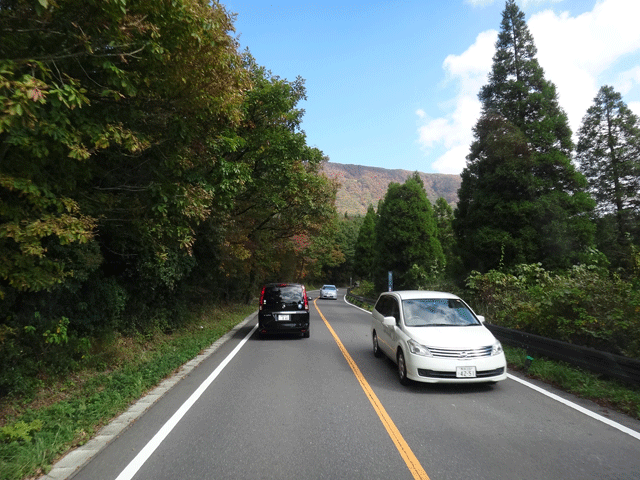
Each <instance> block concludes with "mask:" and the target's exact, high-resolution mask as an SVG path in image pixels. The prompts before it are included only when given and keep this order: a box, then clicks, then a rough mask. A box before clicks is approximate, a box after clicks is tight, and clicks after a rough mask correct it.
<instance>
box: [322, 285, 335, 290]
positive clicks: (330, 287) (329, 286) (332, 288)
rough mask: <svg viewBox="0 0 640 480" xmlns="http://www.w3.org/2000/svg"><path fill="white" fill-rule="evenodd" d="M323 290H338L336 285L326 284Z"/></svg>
mask: <svg viewBox="0 0 640 480" xmlns="http://www.w3.org/2000/svg"><path fill="white" fill-rule="evenodd" d="M322 289H323V290H336V287H334V286H333V285H325V286H324V287H322Z"/></svg>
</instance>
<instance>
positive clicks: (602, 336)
mask: <svg viewBox="0 0 640 480" xmlns="http://www.w3.org/2000/svg"><path fill="white" fill-rule="evenodd" d="M467 286H468V287H469V288H470V289H471V290H472V292H473V295H474V299H475V300H476V302H477V303H478V304H479V305H480V309H482V310H483V311H484V313H485V315H486V316H487V318H489V319H490V320H491V321H492V323H495V324H497V325H502V326H504V327H508V328H514V329H518V330H523V331H526V332H529V333H534V334H537V335H541V336H545V337H549V338H555V339H558V340H563V341H567V342H571V343H575V344H579V345H583V346H588V347H593V348H596V349H598V350H604V351H608V352H611V353H616V354H620V355H626V356H630V357H636V358H640V340H639V338H640V290H638V288H637V287H634V285H633V284H632V283H629V282H627V281H624V280H622V279H621V278H619V277H617V276H615V275H614V276H610V275H607V274H603V271H602V269H597V268H594V267H589V266H576V267H574V268H572V269H571V270H569V271H567V272H564V273H550V272H547V271H545V270H544V269H542V267H541V266H540V265H539V264H534V265H519V266H518V267H517V268H516V269H515V270H514V273H512V274H509V273H503V272H499V271H495V270H492V271H490V272H488V273H486V274H480V273H478V272H473V273H472V275H471V276H470V277H469V279H468V281H467Z"/></svg>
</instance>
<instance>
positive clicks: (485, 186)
mask: <svg viewBox="0 0 640 480" xmlns="http://www.w3.org/2000/svg"><path fill="white" fill-rule="evenodd" d="M535 55H536V47H535V45H534V43H533V38H532V36H531V34H530V32H529V29H528V28H527V25H526V23H525V18H524V13H523V12H522V11H521V10H520V9H519V8H518V6H517V5H516V3H515V1H514V0H508V1H507V2H506V6H505V10H504V11H503V14H502V24H501V31H500V33H499V35H498V41H497V43H496V53H495V55H494V57H493V67H492V70H491V73H490V75H489V83H488V84H487V85H485V86H484V87H482V89H481V90H480V93H479V98H480V100H481V102H482V115H481V118H480V119H479V120H478V122H477V124H476V126H475V128H474V136H475V140H474V142H473V144H472V145H471V152H470V154H469V155H468V156H467V167H466V168H465V169H464V171H463V172H462V184H461V187H460V191H459V203H458V205H457V210H456V214H455V220H454V230H455V232H456V236H457V238H458V245H459V247H460V254H461V257H462V258H463V261H464V264H465V268H466V270H467V271H469V270H472V269H476V270H480V271H487V270H489V269H492V268H497V267H499V266H500V265H503V266H510V265H514V264H517V263H522V262H527V263H533V262H542V263H543V264H545V265H546V266H547V267H550V268H557V267H566V266H569V265H570V264H571V263H572V262H573V261H575V260H576V258H577V256H578V255H579V253H580V252H581V251H584V249H585V247H586V246H588V245H590V243H591V241H592V237H593V225H592V223H591V222H590V220H589V218H588V213H589V212H590V211H591V209H592V208H593V200H591V198H590V197H589V195H588V194H587V193H586V192H585V189H586V186H587V183H586V180H585V178H584V176H583V175H582V174H580V173H579V172H578V171H577V170H576V169H575V167H574V166H573V165H572V163H571V160H570V154H571V151H572V148H573V144H572V141H571V130H570V128H569V125H568V121H567V116H566V114H565V113H564V111H563V110H562V109H561V108H560V106H559V105H558V99H557V94H556V89H555V86H554V85H553V83H551V82H550V81H548V80H545V78H544V72H543V70H542V68H541V67H540V65H539V64H538V61H537V60H536V58H535Z"/></svg>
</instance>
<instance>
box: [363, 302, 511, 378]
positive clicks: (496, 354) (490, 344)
mask: <svg viewBox="0 0 640 480" xmlns="http://www.w3.org/2000/svg"><path fill="white" fill-rule="evenodd" d="M483 323H484V317H483V316H480V315H476V314H475V313H474V312H473V310H471V308H470V307H469V306H468V305H467V304H466V303H465V302H464V301H462V300H461V299H460V298H459V297H457V296H455V295H452V294H450V293H443V292H428V291H417V290H414V291H398V292H385V293H382V294H381V295H380V296H379V297H378V300H377V302H376V304H375V307H374V309H373V312H372V314H371V337H372V340H373V353H374V355H375V356H376V357H381V356H382V355H383V354H384V355H387V356H388V357H389V358H390V359H391V360H393V361H394V362H395V363H396V364H397V366H398V378H399V379H400V383H401V384H403V385H407V384H409V383H411V380H415V381H417V382H426V383H480V382H490V383H495V382H499V381H501V380H504V379H506V378H507V361H506V359H505V356H504V352H503V351H502V345H501V344H500V342H499V341H498V340H496V338H495V337H494V336H493V334H492V333H491V332H490V331H489V329H487V328H486V327H485V326H484V325H483Z"/></svg>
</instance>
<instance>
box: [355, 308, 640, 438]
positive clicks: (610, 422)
mask: <svg viewBox="0 0 640 480" xmlns="http://www.w3.org/2000/svg"><path fill="white" fill-rule="evenodd" d="M344 302H345V303H347V304H348V305H351V306H352V307H355V308H357V309H359V310H362V311H363V312H367V313H371V312H369V311H368V310H365V309H364V308H360V307H358V306H357V305H354V304H353V303H350V302H349V301H348V300H347V296H346V295H345V296H344ZM507 377H508V378H510V379H511V380H515V381H516V382H518V383H521V384H522V385H525V386H526V387H529V388H531V389H533V390H535V391H537V392H540V393H542V394H543V395H546V396H547V397H549V398H552V399H554V400H555V401H557V402H560V403H562V404H564V405H566V406H567V407H570V408H573V409H574V410H577V411H578V412H580V413H583V414H584V415H587V416H588V417H591V418H593V419H595V420H598V421H599V422H602V423H604V424H606V425H609V426H610V427H613V428H615V429H618V430H620V431H621V432H623V433H626V434H627V435H630V436H632V437H633V438H635V439H636V440H640V432H636V431H635V430H632V429H631V428H629V427H625V426H624V425H621V424H619V423H618V422H614V421H613V420H610V419H608V418H607V417H603V416H602V415H598V414H597V413H595V412H592V411H591V410H589V409H587V408H584V407H581V406H580V405H578V404H575V403H573V402H570V401H569V400H566V399H564V398H562V397H560V396H558V395H556V394H554V393H551V392H549V391H547V390H545V389H544V388H540V387H538V386H537V385H534V384H532V383H529V382H526V381H524V380H522V379H521V378H518V377H514V376H513V375H511V374H510V373H507Z"/></svg>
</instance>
